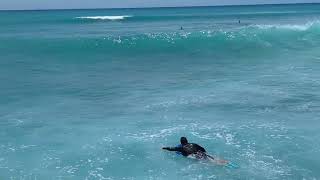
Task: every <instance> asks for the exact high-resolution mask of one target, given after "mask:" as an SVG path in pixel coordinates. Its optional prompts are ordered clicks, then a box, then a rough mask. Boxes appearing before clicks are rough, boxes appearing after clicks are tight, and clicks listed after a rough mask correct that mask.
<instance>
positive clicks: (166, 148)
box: [162, 147, 182, 152]
mask: <svg viewBox="0 0 320 180" xmlns="http://www.w3.org/2000/svg"><path fill="white" fill-rule="evenodd" d="M162 149H163V150H167V151H178V152H181V151H182V148H181V147H163V148H162Z"/></svg>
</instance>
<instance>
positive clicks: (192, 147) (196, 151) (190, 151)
mask: <svg viewBox="0 0 320 180" xmlns="http://www.w3.org/2000/svg"><path fill="white" fill-rule="evenodd" d="M180 143H181V145H179V146H177V147H163V148H162V149H164V150H168V151H176V152H180V153H181V154H182V155H183V156H189V155H195V156H196V157H197V158H198V159H203V158H207V154H206V150H205V149H204V148H203V147H201V146H199V145H198V144H195V143H189V142H188V140H187V138H186V137H181V138H180Z"/></svg>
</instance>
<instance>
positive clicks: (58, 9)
mask: <svg viewBox="0 0 320 180" xmlns="http://www.w3.org/2000/svg"><path fill="white" fill-rule="evenodd" d="M301 4H320V2H306V3H261V4H225V5H207V6H206V5H195V6H188V5H187V6H146V7H111V8H108V7H105V8H52V9H45V8H44V9H41V8H39V9H0V11H63V10H104V9H105V10H112V9H162V8H204V7H232V6H268V5H301Z"/></svg>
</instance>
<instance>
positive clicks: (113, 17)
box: [76, 15, 132, 21]
mask: <svg viewBox="0 0 320 180" xmlns="http://www.w3.org/2000/svg"><path fill="white" fill-rule="evenodd" d="M130 17H132V16H128V15H125V16H80V17H76V19H91V20H110V21H116V20H124V19H126V18H130Z"/></svg>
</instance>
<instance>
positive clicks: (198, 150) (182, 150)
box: [162, 137, 238, 168]
mask: <svg viewBox="0 0 320 180" xmlns="http://www.w3.org/2000/svg"><path fill="white" fill-rule="evenodd" d="M180 143H181V144H179V145H178V146H176V147H163V148H162V149H164V150H168V151H175V152H177V153H178V154H181V155H183V156H185V157H187V156H190V157H194V158H196V159H199V160H209V161H211V162H213V163H215V164H217V165H224V166H228V167H231V168H237V167H238V166H237V165H235V164H232V163H230V162H229V161H226V160H223V159H220V158H217V157H213V156H211V155H209V154H207V152H206V150H205V149H204V148H203V147H201V146H200V145H198V144H195V143H189V142H188V140H187V138H186V137H181V138H180Z"/></svg>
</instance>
